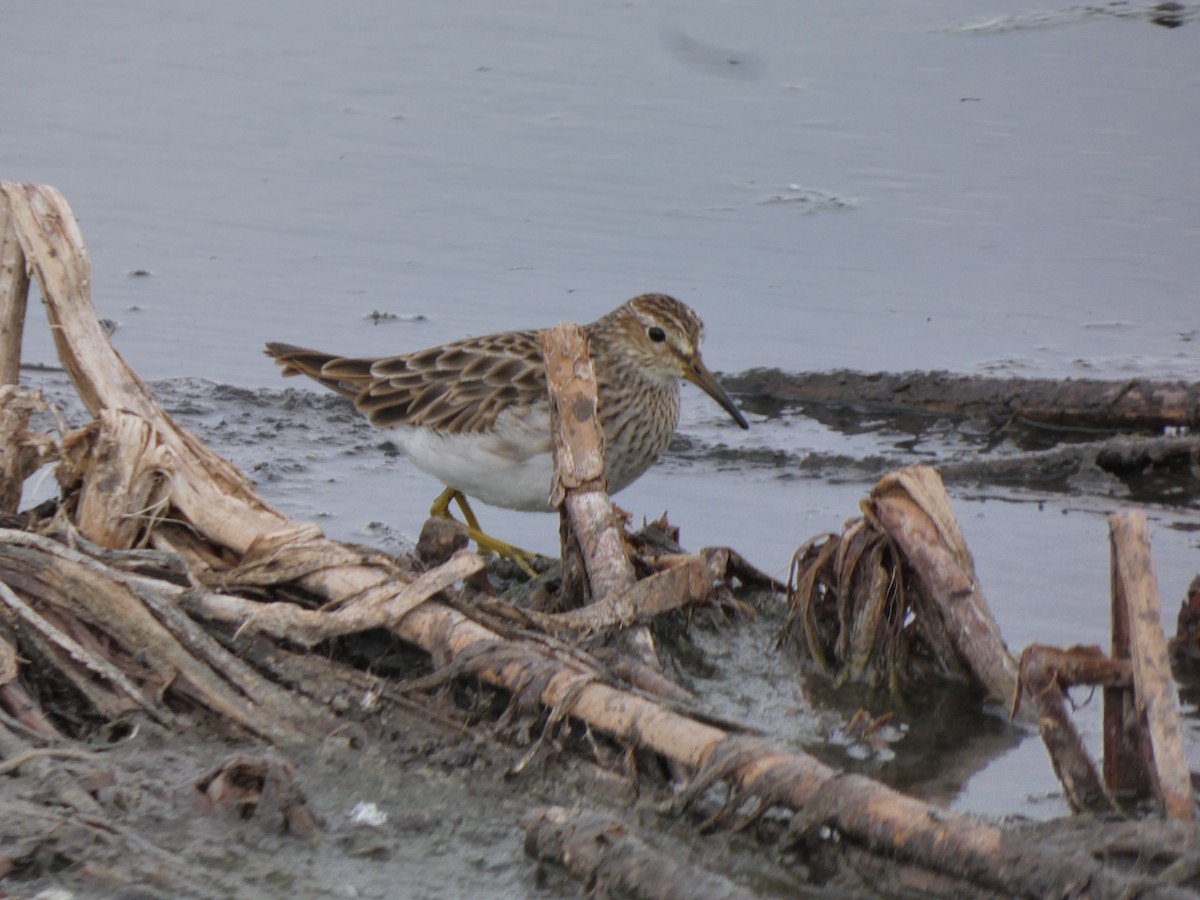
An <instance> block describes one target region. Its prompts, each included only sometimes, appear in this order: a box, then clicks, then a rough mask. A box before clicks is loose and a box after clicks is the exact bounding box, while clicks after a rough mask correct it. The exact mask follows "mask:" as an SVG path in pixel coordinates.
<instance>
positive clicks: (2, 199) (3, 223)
mask: <svg viewBox="0 0 1200 900" xmlns="http://www.w3.org/2000/svg"><path fill="white" fill-rule="evenodd" d="M28 297H29V273H28V272H27V271H26V270H25V254H24V253H22V252H21V243H20V241H19V240H17V226H16V222H15V221H14V220H13V217H12V215H11V214H10V211H9V203H8V197H7V196H6V195H5V194H4V193H3V192H0V384H16V383H17V381H18V379H19V377H20V370H21V338H22V334H23V332H24V329H25V306H26V303H27V301H28Z"/></svg>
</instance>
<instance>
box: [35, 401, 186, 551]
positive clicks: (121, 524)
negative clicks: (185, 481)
mask: <svg viewBox="0 0 1200 900" xmlns="http://www.w3.org/2000/svg"><path fill="white" fill-rule="evenodd" d="M63 456H64V463H66V464H64V465H62V466H60V467H59V473H58V477H59V482H60V483H61V484H63V486H64V487H67V486H68V485H71V484H73V483H74V482H75V481H77V480H78V481H79V482H80V484H81V489H80V491H79V504H78V507H77V509H76V511H75V525H76V527H77V528H78V529H79V531H80V533H81V534H82V535H83V536H84V537H86V538H87V539H88V540H90V541H93V542H94V543H96V544H99V545H100V546H101V547H107V548H108V549H110V550H128V549H130V548H132V547H134V546H135V545H137V544H138V543H139V541H140V540H141V539H143V537H144V536H148V535H149V532H150V531H151V529H152V527H153V523H154V522H155V521H156V520H158V519H161V518H162V517H163V516H164V515H165V514H166V511H167V505H168V486H169V485H170V481H171V475H172V466H173V455H172V453H171V451H170V449H169V448H167V447H166V446H165V445H163V444H161V443H159V442H158V439H157V436H156V435H155V434H154V428H153V426H152V425H151V424H150V423H149V422H148V421H147V420H146V419H144V418H142V417H141V416H137V415H133V414H132V413H126V412H122V411H120V410H113V409H102V410H100V413H99V415H98V416H97V417H96V421H95V427H94V428H89V429H84V430H82V431H79V432H75V433H73V435H72V438H71V439H65V440H64V441H63ZM67 461H69V462H67ZM85 473H86V475H87V477H86V478H84V477H83V476H84V474H85Z"/></svg>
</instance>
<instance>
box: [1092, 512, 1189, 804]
mask: <svg viewBox="0 0 1200 900" xmlns="http://www.w3.org/2000/svg"><path fill="white" fill-rule="evenodd" d="M1109 534H1110V536H1111V540H1112V585H1113V588H1112V590H1113V622H1114V627H1113V656H1114V658H1116V659H1128V660H1130V662H1131V665H1132V669H1133V688H1134V691H1133V694H1134V697H1133V700H1134V703H1133V710H1132V714H1133V715H1134V716H1135V721H1136V722H1137V725H1138V733H1139V735H1140V736H1141V740H1139V741H1138V743H1139V745H1140V748H1141V751H1142V752H1141V762H1142V765H1143V766H1144V768H1145V769H1146V771H1147V772H1148V773H1149V780H1150V783H1151V786H1152V788H1153V790H1154V796H1155V799H1156V800H1157V801H1158V806H1159V809H1160V811H1161V812H1162V813H1163V815H1165V816H1167V817H1168V818H1172V819H1188V820H1190V819H1192V818H1193V817H1194V815H1195V801H1194V800H1193V797H1192V779H1191V775H1190V773H1189V772H1188V766H1187V760H1186V758H1185V757H1184V752H1183V726H1182V724H1181V723H1180V719H1179V701H1178V698H1177V696H1176V691H1175V682H1174V681H1173V680H1172V677H1171V667H1170V661H1169V656H1168V654H1167V642H1166V638H1165V637H1164V636H1163V628H1162V613H1161V606H1160V604H1159V601H1158V586H1157V583H1156V581H1155V578H1154V569H1153V567H1152V565H1151V562H1150V537H1149V531H1148V529H1147V526H1146V517H1145V515H1144V514H1142V513H1140V512H1127V513H1118V514H1116V515H1113V516H1111V517H1109ZM1111 696H1112V695H1111V694H1110V693H1106V694H1105V700H1106V701H1108V700H1109V698H1110V697H1111ZM1128 702H1129V701H1128V698H1127V697H1126V698H1125V699H1124V700H1123V702H1122V703H1121V704H1120V708H1119V710H1117V709H1114V710H1112V711H1111V717H1112V718H1117V717H1119V718H1121V719H1125V718H1126V717H1127V716H1128V715H1129V714H1130V711H1129V710H1128V708H1127V706H1128ZM1105 720H1106V724H1107V723H1108V721H1109V720H1110V710H1109V709H1108V708H1106V709H1105ZM1135 780H1136V781H1137V782H1140V781H1141V780H1143V779H1141V778H1140V777H1139V778H1137V779H1135ZM1120 781H1121V785H1122V786H1124V785H1125V784H1127V783H1128V782H1129V781H1130V779H1129V778H1128V777H1125V776H1121V778H1120Z"/></svg>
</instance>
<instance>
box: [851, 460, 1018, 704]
mask: <svg viewBox="0 0 1200 900" xmlns="http://www.w3.org/2000/svg"><path fill="white" fill-rule="evenodd" d="M864 512H865V513H866V514H867V515H868V516H869V517H870V518H873V519H874V520H875V521H877V522H878V523H879V524H880V525H881V526H882V527H883V529H884V530H885V531H887V532H888V534H890V535H891V538H892V540H893V541H894V542H895V543H896V545H897V546H899V547H900V549H901V552H902V553H903V554H904V556H905V558H906V559H907V560H908V562H909V564H910V565H911V566H912V567H913V569H914V571H915V573H916V575H917V577H918V578H919V579H920V580H921V582H922V584H923V585H924V587H925V591H926V593H927V595H928V596H929V597H930V598H931V599H932V600H933V601H934V602H935V603H936V604H937V607H938V609H939V611H940V612H941V615H942V619H943V621H944V623H945V626H946V629H947V631H948V632H949V634H950V636H951V638H952V639H953V641H954V643H955V646H956V647H957V649H958V651H959V654H960V655H961V657H962V659H963V660H964V661H965V662H966V663H967V665H968V666H969V667H970V669H971V672H972V674H973V675H974V676H975V678H976V679H978V681H979V683H980V684H981V685H982V686H983V687H984V689H985V690H986V691H987V692H988V694H989V696H990V697H991V698H992V699H993V700H994V701H996V702H998V703H1004V704H1009V703H1012V701H1013V698H1014V696H1015V694H1016V690H1017V681H1018V680H1017V667H1016V663H1015V662H1014V661H1013V658H1012V656H1010V655H1009V652H1008V647H1007V646H1005V643H1004V639H1003V637H1001V635H1000V627H999V626H998V625H997V624H996V620H995V619H994V618H993V617H992V614H991V611H990V610H989V609H988V605H987V600H986V599H985V597H984V595H983V589H982V588H981V586H980V584H979V577H978V576H977V575H976V573H975V561H974V559H973V558H972V557H971V551H970V550H969V549H968V548H967V543H966V540H965V539H964V538H963V534H962V529H961V528H960V527H959V524H958V520H957V519H956V518H955V516H954V513H953V512H952V511H951V509H950V501H949V497H947V496H946V489H945V487H944V486H943V484H942V480H941V478H940V476H939V475H938V474H937V472H936V471H935V470H934V469H931V468H929V467H928V466H915V467H912V468H908V469H902V470H901V471H899V472H894V473H892V474H889V475H886V476H884V477H883V478H882V479H880V481H879V483H878V484H877V485H876V486H875V488H874V489H873V490H872V491H871V497H870V500H869V501H868V503H867V504H864Z"/></svg>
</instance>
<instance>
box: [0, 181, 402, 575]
mask: <svg viewBox="0 0 1200 900" xmlns="http://www.w3.org/2000/svg"><path fill="white" fill-rule="evenodd" d="M0 192H3V193H4V194H5V195H6V197H7V198H8V200H9V202H10V204H11V209H12V214H13V218H14V221H15V223H16V226H17V232H18V237H19V239H20V242H21V248H22V250H23V252H24V253H25V255H26V257H27V258H28V260H29V261H30V263H31V268H32V271H33V273H34V275H35V276H36V277H37V279H38V283H39V285H40V286H41V289H42V296H43V299H44V300H45V306H46V311H47V315H48V317H49V319H50V325H51V330H52V333H53V334H54V338H55V344H56V346H57V348H58V352H59V358H60V360H61V361H62V363H63V365H64V367H65V368H66V370H67V374H68V375H69V376H70V378H71V380H72V382H73V383H74V385H75V388H76V390H77V391H78V393H79V396H80V398H81V399H82V400H83V402H84V404H85V405H86V406H87V408H88V410H89V411H90V412H91V413H92V414H93V415H99V414H100V412H101V410H104V409H120V410H123V411H125V412H127V413H133V414H136V415H139V416H141V417H142V418H144V419H145V420H146V421H147V422H148V423H149V424H150V426H151V427H152V430H153V432H154V434H155V435H156V437H157V439H158V441H159V442H161V443H162V444H163V445H164V446H166V447H167V448H169V450H170V451H171V453H172V455H173V457H174V467H173V477H172V478H171V481H170V495H169V496H170V501H171V504H172V506H173V507H175V509H176V510H177V511H178V513H179V514H180V515H181V516H182V517H183V518H184V519H186V520H187V522H188V523H189V524H190V526H191V528H192V529H194V530H195V532H196V533H198V534H199V535H202V536H203V537H204V538H205V539H206V540H207V541H210V542H212V543H213V544H216V545H218V546H223V547H227V548H229V549H230V550H232V551H233V552H234V553H236V554H238V555H239V556H240V555H241V554H244V553H245V552H246V551H247V550H249V549H250V547H251V545H252V544H253V543H254V542H255V541H261V540H264V539H266V538H267V537H268V536H269V535H272V534H275V533H278V532H285V531H289V530H290V529H292V528H293V527H294V526H293V525H292V523H291V522H289V521H288V519H286V518H285V517H284V516H282V515H280V514H279V513H278V512H276V511H275V510H273V509H272V508H271V507H269V506H268V505H267V504H266V503H264V502H263V501H262V500H261V499H260V498H259V497H258V496H257V494H255V492H254V489H253V486H252V485H251V484H250V482H249V481H248V480H247V479H246V478H245V477H244V476H242V474H241V473H240V472H238V471H237V470H236V469H235V468H234V467H233V466H231V465H230V464H229V463H228V462H226V461H225V460H223V459H221V458H220V457H219V456H217V455H216V454H215V453H213V452H212V451H211V450H209V449H208V448H207V447H205V446H204V445H203V444H202V443H201V442H200V441H198V440H197V439H196V438H195V437H194V436H193V435H192V434H191V433H190V432H188V431H187V430H185V429H183V428H181V427H179V426H178V425H177V424H176V423H175V422H174V421H173V420H172V419H171V418H170V417H169V416H167V415H166V413H164V412H163V411H162V409H161V408H159V406H158V404H157V403H155V402H154V399H153V398H152V396H151V394H150V391H149V389H148V388H147V387H146V384H145V382H143V381H142V379H141V378H139V377H138V375H137V374H136V373H135V372H134V371H133V370H132V369H131V368H129V366H128V365H127V364H126V363H125V361H124V360H123V359H122V358H121V356H120V355H119V354H118V353H117V352H116V350H114V349H113V347H112V344H111V343H110V342H109V340H108V337H107V335H106V334H105V333H104V331H103V329H102V328H101V327H100V325H99V321H98V319H97V316H96V313H95V309H94V308H93V306H92V303H91V299H90V296H89V295H90V263H89V261H88V256H87V251H86V249H85V248H84V245H83V239H82V236H81V235H80V233H79V229H78V227H77V225H76V223H75V218H74V216H73V214H72V213H71V210H70V207H69V206H68V204H67V202H66V200H65V198H63V196H62V194H61V193H59V192H58V191H57V190H55V189H54V188H51V187H48V186H45V185H32V184H15V183H13V182H4V183H3V184H0ZM168 549H170V548H168ZM328 556H329V559H328V561H327V564H326V565H325V567H324V568H322V569H321V571H318V572H314V573H313V574H311V575H310V576H308V577H306V578H305V579H303V580H302V581H301V584H303V585H304V586H305V587H307V588H308V589H310V590H314V591H316V592H318V593H323V594H326V595H327V596H331V597H344V596H348V595H354V594H357V593H359V592H361V591H364V590H367V589H369V588H372V587H375V586H377V585H380V584H382V583H384V582H386V581H388V580H391V579H393V578H394V577H395V573H394V572H390V571H385V570H382V569H375V568H372V567H364V566H362V565H360V562H361V557H360V555H359V554H356V553H354V552H353V551H352V550H350V549H348V548H343V547H341V545H337V544H334V543H332V542H329V544H328Z"/></svg>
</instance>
